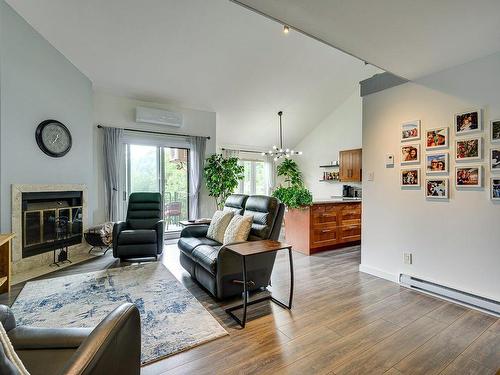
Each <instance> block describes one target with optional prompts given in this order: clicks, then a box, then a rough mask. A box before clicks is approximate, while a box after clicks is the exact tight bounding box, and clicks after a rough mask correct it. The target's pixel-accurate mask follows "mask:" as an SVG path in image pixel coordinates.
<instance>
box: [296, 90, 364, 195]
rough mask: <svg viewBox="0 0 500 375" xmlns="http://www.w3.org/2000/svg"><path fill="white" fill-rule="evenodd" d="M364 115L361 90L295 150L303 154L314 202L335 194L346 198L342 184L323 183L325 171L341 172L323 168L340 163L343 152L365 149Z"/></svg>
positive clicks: (299, 159) (299, 158)
mask: <svg viewBox="0 0 500 375" xmlns="http://www.w3.org/2000/svg"><path fill="white" fill-rule="evenodd" d="M361 112H362V102H361V98H360V96H359V88H357V89H356V90H355V91H354V92H353V93H352V94H351V95H350V96H349V97H348V98H347V99H346V101H345V102H344V103H342V104H341V105H340V106H339V107H337V108H336V109H335V110H334V111H333V112H332V113H331V114H330V115H328V117H326V118H325V119H324V120H323V121H321V122H320V123H319V124H318V125H317V126H316V127H314V129H313V130H312V131H311V132H310V133H309V134H308V135H307V136H306V137H305V138H304V139H303V140H302V141H301V142H300V143H299V144H298V145H297V146H296V148H295V149H296V150H300V151H302V152H303V154H302V156H297V157H296V158H295V160H296V161H297V163H298V164H299V166H300V170H301V171H302V173H303V175H304V181H305V184H306V186H307V187H308V188H309V189H310V190H311V193H312V194H313V199H317V200H321V199H327V198H330V197H331V196H332V195H337V196H338V195H342V183H341V182H319V180H320V179H321V178H322V177H323V172H324V171H329V172H331V171H338V169H324V168H320V167H319V166H320V165H324V164H330V163H331V162H332V161H335V160H338V159H339V151H341V150H349V149H354V148H360V147H361V123H362V121H361V119H362V116H361ZM349 184H350V185H353V186H356V185H357V184H355V183H349Z"/></svg>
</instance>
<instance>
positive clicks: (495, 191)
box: [490, 177, 500, 201]
mask: <svg viewBox="0 0 500 375" xmlns="http://www.w3.org/2000/svg"><path fill="white" fill-rule="evenodd" d="M490 192H491V193H490V197H491V200H493V201H500V177H491V180H490Z"/></svg>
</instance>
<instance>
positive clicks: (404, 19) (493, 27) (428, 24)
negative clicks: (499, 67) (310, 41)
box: [240, 0, 500, 79]
mask: <svg viewBox="0 0 500 375" xmlns="http://www.w3.org/2000/svg"><path fill="white" fill-rule="evenodd" d="M240 3H244V4H246V5H249V6H251V7H253V8H255V9H257V10H259V11H261V12H263V13H265V14H268V15H271V16H273V17H275V18H277V19H279V20H281V21H284V22H285V23H288V24H290V25H292V26H296V27H297V28H299V29H301V30H303V31H305V32H307V33H309V34H311V35H314V36H316V37H318V38H320V39H322V40H324V41H326V42H328V43H331V44H333V45H335V46H337V47H338V48H341V49H343V50H345V51H347V52H349V53H352V54H354V55H355V56H357V57H359V58H361V59H364V60H367V61H369V62H371V63H372V64H375V65H377V66H379V67H381V68H382V69H385V70H388V71H390V72H392V73H394V74H397V75H400V76H402V77H405V78H407V79H416V78H421V77H423V76H426V75H428V74H430V73H434V72H437V71H441V70H444V69H446V68H449V67H452V66H456V65H459V64H462V63H465V62H469V61H472V60H474V59H476V58H479V57H483V56H487V55H490V54H493V53H494V52H496V51H499V50H500V1H499V0H377V1H373V0H371V1H370V0H349V1H346V0H314V1H311V0H307V1H306V0H240Z"/></svg>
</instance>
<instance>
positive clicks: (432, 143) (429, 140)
mask: <svg viewBox="0 0 500 375" xmlns="http://www.w3.org/2000/svg"><path fill="white" fill-rule="evenodd" d="M448 132H449V128H447V127H446V128H436V129H429V130H427V132H426V137H425V142H426V148H427V150H433V149H439V148H448V139H449V137H448Z"/></svg>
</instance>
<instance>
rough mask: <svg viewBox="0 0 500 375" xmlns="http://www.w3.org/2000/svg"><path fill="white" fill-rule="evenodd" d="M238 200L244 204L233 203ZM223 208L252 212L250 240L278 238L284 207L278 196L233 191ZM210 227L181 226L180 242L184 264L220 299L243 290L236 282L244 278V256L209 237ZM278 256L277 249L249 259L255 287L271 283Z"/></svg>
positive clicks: (190, 272) (248, 269)
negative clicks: (240, 205)
mask: <svg viewBox="0 0 500 375" xmlns="http://www.w3.org/2000/svg"><path fill="white" fill-rule="evenodd" d="M237 201H238V202H240V204H242V205H243V206H242V207H240V208H238V207H234V205H236V203H235V202H237ZM228 204H229V205H231V206H228ZM224 209H225V210H226V209H231V210H234V211H235V212H236V214H243V215H252V216H253V223H252V229H251V231H250V235H249V237H248V239H249V240H250V241H257V240H265V239H273V240H277V239H278V238H279V233H280V230H281V224H282V222H283V215H284V212H285V207H284V205H283V204H282V203H280V202H279V201H278V200H277V199H276V198H273V197H268V196H263V195H254V196H250V197H246V196H243V195H238V194H234V195H232V196H230V197H229V198H228V199H227V201H226V206H225V207H224ZM207 230H208V226H207V225H192V226H189V227H186V228H185V229H183V230H182V232H181V238H180V239H179V242H178V247H179V249H180V263H181V265H182V266H183V267H184V269H186V270H187V271H188V272H189V274H190V275H191V277H193V278H194V279H196V280H197V281H198V282H199V283H200V284H201V285H202V286H203V287H204V288H206V289H207V290H208V291H209V292H210V293H211V294H212V295H213V296H215V297H217V298H219V299H224V298H228V297H232V296H235V295H238V294H241V293H242V291H243V288H242V285H241V284H237V283H234V282H233V281H234V280H242V279H243V276H242V269H241V259H240V258H239V257H238V256H237V255H235V254H233V253H231V252H229V251H227V250H226V248H225V247H224V246H222V244H220V243H218V242H217V241H214V240H212V239H209V238H207V237H206V234H207ZM275 258H276V253H267V254H260V255H256V256H253V257H251V258H249V259H248V260H247V274H248V276H249V279H250V280H252V281H253V282H254V283H255V286H254V287H253V289H252V290H257V289H260V288H266V287H267V286H268V285H269V281H270V279H271V273H272V270H273V267H274V261H275Z"/></svg>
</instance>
